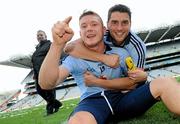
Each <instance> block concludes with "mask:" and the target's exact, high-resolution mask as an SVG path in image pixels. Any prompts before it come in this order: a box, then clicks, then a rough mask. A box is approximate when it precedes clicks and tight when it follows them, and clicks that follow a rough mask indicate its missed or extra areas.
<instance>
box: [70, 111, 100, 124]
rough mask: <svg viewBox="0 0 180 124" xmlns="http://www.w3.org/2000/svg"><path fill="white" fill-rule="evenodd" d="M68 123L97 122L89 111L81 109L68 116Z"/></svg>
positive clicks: (83, 123)
mask: <svg viewBox="0 0 180 124" xmlns="http://www.w3.org/2000/svg"><path fill="white" fill-rule="evenodd" d="M68 124H97V122H96V120H95V118H94V116H93V115H92V114H91V113H89V112H85V111H82V112H77V113H75V114H74V115H73V116H72V117H70V119H69V121H68Z"/></svg>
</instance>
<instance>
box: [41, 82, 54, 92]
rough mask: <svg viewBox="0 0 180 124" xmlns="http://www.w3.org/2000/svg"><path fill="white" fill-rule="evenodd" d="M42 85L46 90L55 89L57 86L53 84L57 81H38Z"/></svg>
mask: <svg viewBox="0 0 180 124" xmlns="http://www.w3.org/2000/svg"><path fill="white" fill-rule="evenodd" d="M38 83H39V85H40V87H41V88H42V89H44V90H51V89H54V88H55V87H56V85H53V84H55V83H48V82H45V81H44V82H42V81H39V82H38Z"/></svg>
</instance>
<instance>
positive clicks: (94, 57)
mask: <svg viewBox="0 0 180 124" xmlns="http://www.w3.org/2000/svg"><path fill="white" fill-rule="evenodd" d="M64 51H65V53H67V54H70V55H71V56H74V57H77V58H81V59H87V60H91V61H101V62H102V58H103V57H104V54H100V53H97V52H94V51H91V50H89V49H87V48H86V47H85V46H84V44H83V43H82V41H81V39H77V40H76V41H73V42H71V43H68V44H67V45H66V46H65V49H64Z"/></svg>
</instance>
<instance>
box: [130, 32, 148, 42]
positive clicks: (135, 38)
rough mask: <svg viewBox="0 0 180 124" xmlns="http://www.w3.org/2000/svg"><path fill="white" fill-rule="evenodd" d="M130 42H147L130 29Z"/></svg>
mask: <svg viewBox="0 0 180 124" xmlns="http://www.w3.org/2000/svg"><path fill="white" fill-rule="evenodd" d="M130 42H139V43H142V44H145V43H144V42H143V41H142V39H141V38H140V37H139V36H138V35H137V34H136V33H134V32H132V31H130Z"/></svg>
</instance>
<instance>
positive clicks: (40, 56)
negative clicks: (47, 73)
mask: <svg viewBox="0 0 180 124" xmlns="http://www.w3.org/2000/svg"><path fill="white" fill-rule="evenodd" d="M37 40H38V42H39V44H38V45H37V46H36V50H35V51H34V53H33V55H32V64H33V71H34V80H35V83H36V90H37V93H38V94H39V95H40V96H41V97H42V98H43V99H44V100H46V102H47V105H46V111H47V115H50V114H53V113H55V112H57V111H58V110H59V108H60V107H61V106H62V103H61V102H60V101H58V100H57V99H56V91H55V89H52V90H44V89H42V88H41V87H40V85H39V84H38V76H39V70H40V67H41V64H42V62H43V60H44V58H45V56H46V54H47V52H48V51H49V48H50V45H51V41H50V40H47V36H46V33H45V32H44V31H42V30H38V31H37Z"/></svg>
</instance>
